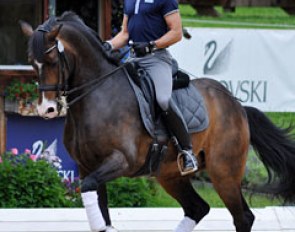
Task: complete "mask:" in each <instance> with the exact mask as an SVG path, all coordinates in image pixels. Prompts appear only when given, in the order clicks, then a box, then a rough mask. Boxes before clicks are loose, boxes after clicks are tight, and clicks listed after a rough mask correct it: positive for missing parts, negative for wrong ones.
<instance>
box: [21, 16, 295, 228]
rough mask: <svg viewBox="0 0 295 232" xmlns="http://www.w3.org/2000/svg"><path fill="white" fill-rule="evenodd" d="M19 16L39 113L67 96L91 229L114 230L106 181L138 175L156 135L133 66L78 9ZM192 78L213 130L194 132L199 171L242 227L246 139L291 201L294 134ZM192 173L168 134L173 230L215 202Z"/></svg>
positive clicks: (67, 137) (248, 218)
mask: <svg viewBox="0 0 295 232" xmlns="http://www.w3.org/2000/svg"><path fill="white" fill-rule="evenodd" d="M20 24H21V28H22V30H23V32H24V34H25V35H27V36H28V37H29V38H30V39H29V45H28V58H29V62H30V63H31V64H32V66H33V67H34V69H35V70H36V73H37V76H38V82H39V91H40V94H39V100H38V107H37V109H38V113H39V115H40V116H42V117H44V118H54V117H57V116H58V114H59V111H60V109H61V107H60V96H61V95H62V94H67V103H68V110H67V115H66V121H65V129H64V144H65V147H66V148H67V150H68V152H69V154H70V155H71V156H72V158H73V159H74V160H75V161H76V162H77V165H78V168H79V174H80V177H81V179H82V183H81V195H82V200H83V203H84V206H85V209H86V213H87V216H88V221H89V224H90V228H91V230H92V231H117V230H116V229H114V228H112V227H111V221H110V218H109V213H108V208H107V196H106V191H105V184H106V183H107V182H108V181H111V180H113V179H115V178H118V177H122V176H125V177H133V176H134V173H136V172H137V171H138V170H139V169H140V168H141V167H142V166H143V165H144V163H145V160H146V156H147V154H148V149H149V145H150V143H151V141H152V138H151V136H150V135H149V134H148V133H147V131H146V130H145V128H144V125H143V123H142V121H141V118H140V112H139V106H138V103H137V100H136V97H135V94H134V91H133V89H132V88H131V85H130V83H129V80H128V78H127V74H126V72H125V71H124V68H122V67H120V66H117V65H115V64H114V63H113V62H111V61H110V60H109V59H108V58H107V56H106V54H105V52H104V50H103V47H102V41H101V39H100V38H99V37H98V36H97V35H96V34H95V33H94V32H93V31H92V30H91V29H90V28H89V27H87V26H86V25H85V24H84V22H83V21H82V20H81V19H80V18H79V17H78V16H77V15H76V14H74V13H73V12H66V13H64V14H63V15H62V16H60V17H58V18H51V19H49V20H47V21H46V22H44V23H43V24H42V25H40V26H39V27H38V28H37V29H36V30H35V31H34V30H33V29H32V27H31V26H30V25H29V24H28V23H25V22H21V23H20ZM191 83H192V84H193V85H194V86H195V87H196V88H197V89H198V90H199V91H200V93H201V95H202V96H203V98H204V101H205V105H206V108H207V111H208V117H209V120H210V122H209V126H208V127H207V129H205V130H203V131H201V132H199V133H194V134H191V137H192V141H193V151H194V154H200V155H197V159H198V161H199V163H202V164H203V165H202V167H201V169H202V170H206V171H207V173H208V175H209V177H210V179H211V181H212V184H213V186H214V188H215V190H216V191H217V193H218V194H219V196H220V198H221V199H222V201H223V202H224V204H225V206H226V207H227V209H228V210H229V211H230V213H231V215H232V217H233V223H234V226H235V228H236V231H238V232H249V231H251V228H252V225H253V222H254V215H253V213H252V212H251V210H250V208H249V206H248V205H247V203H246V200H245V198H244V196H243V195H242V192H241V181H242V177H243V175H244V171H245V165H246V160H247V153H248V150H249V146H250V144H252V146H253V148H254V149H255V150H256V151H257V154H258V156H259V157H260V159H261V160H262V162H263V163H264V165H265V167H266V168H267V170H268V174H269V183H268V184H270V186H272V187H271V188H270V189H269V191H270V193H273V194H277V195H279V196H282V197H283V198H284V199H286V200H294V195H295V194H294V193H295V142H294V140H292V137H291V136H292V135H291V133H290V130H289V129H281V128H279V127H277V126H275V125H274V124H273V123H272V122H271V121H270V120H269V119H268V118H267V117H266V115H265V114H264V113H262V112H261V111H259V110H258V109H256V108H253V107H243V106H242V105H241V104H240V102H239V101H237V99H235V98H234V97H233V96H232V95H231V93H230V92H229V91H228V90H227V89H226V88H225V87H224V86H223V85H222V84H220V83H219V82H217V81H215V80H212V79H209V78H200V79H196V80H192V81H191ZM201 151H202V152H201ZM191 177H193V174H192V175H190V176H181V175H180V173H179V170H178V167H177V149H176V148H175V146H174V144H173V143H172V142H171V141H170V142H169V143H168V148H167V154H166V156H165V157H164V159H163V160H162V163H161V166H160V170H159V171H158V173H157V175H156V176H155V178H156V180H157V181H158V182H159V183H160V185H161V186H162V187H163V188H164V189H165V190H166V191H167V193H169V194H170V195H171V196H172V197H173V198H175V199H176V200H177V201H178V202H179V204H180V205H181V207H182V208H183V211H184V218H183V219H182V220H181V221H180V223H179V224H178V226H177V227H176V229H175V231H176V232H191V231H193V228H194V227H195V226H196V225H197V224H198V223H199V222H200V220H201V219H202V218H203V217H204V216H205V215H207V214H208V212H209V209H210V207H209V205H208V203H206V202H205V201H204V200H203V199H202V198H201V197H200V196H199V194H198V193H197V192H196V191H195V189H194V188H193V186H192V184H191V182H190V179H191ZM274 184H275V186H273V185H274ZM98 198H99V199H98Z"/></svg>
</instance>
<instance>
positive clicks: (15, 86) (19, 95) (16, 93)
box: [5, 79, 38, 102]
mask: <svg viewBox="0 0 295 232" xmlns="http://www.w3.org/2000/svg"><path fill="white" fill-rule="evenodd" d="M5 93H6V94H5V95H6V97H7V99H9V100H11V101H19V100H24V101H26V102H33V101H34V100H36V99H37V98H38V89H37V85H36V83H35V82H34V81H30V82H23V81H20V80H19V79H13V80H12V81H11V83H10V84H9V85H8V86H6V88H5Z"/></svg>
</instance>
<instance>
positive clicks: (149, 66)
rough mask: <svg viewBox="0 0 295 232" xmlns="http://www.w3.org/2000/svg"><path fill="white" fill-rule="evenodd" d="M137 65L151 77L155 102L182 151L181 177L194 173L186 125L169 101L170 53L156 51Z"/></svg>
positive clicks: (195, 161)
mask: <svg viewBox="0 0 295 232" xmlns="http://www.w3.org/2000/svg"><path fill="white" fill-rule="evenodd" d="M139 65H140V66H141V67H143V68H144V69H145V70H146V71H147V72H148V73H149V75H150V76H151V78H152V80H153V82H154V85H155V90H156V99H157V102H158V104H159V106H160V107H161V109H162V110H163V111H164V112H165V113H164V115H165V117H164V119H165V122H166V124H167V126H168V128H169V130H170V131H171V132H172V134H173V135H174V136H176V138H177V140H178V142H179V144H180V146H181V148H182V149H183V152H182V155H181V157H182V158H183V170H182V171H181V173H182V175H185V174H189V173H191V172H194V171H196V169H197V160H196V158H195V156H194V155H193V153H192V144H191V139H190V135H189V133H188V131H187V127H186V123H185V122H184V120H183V119H182V116H181V113H180V112H179V113H176V112H177V111H178V108H177V106H176V105H174V106H173V104H172V103H171V100H170V99H171V95H172V57H171V55H170V53H169V52H166V51H158V52H157V53H155V54H154V55H150V56H147V57H145V59H141V60H140V61H139ZM171 104H172V105H171Z"/></svg>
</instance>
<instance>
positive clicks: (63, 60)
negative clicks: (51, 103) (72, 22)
mask: <svg viewBox="0 0 295 232" xmlns="http://www.w3.org/2000/svg"><path fill="white" fill-rule="evenodd" d="M54 49H57V52H58V64H59V72H58V83H57V84H55V85H48V84H42V85H39V87H38V90H39V91H40V92H47V91H55V92H57V102H58V103H59V111H60V110H61V107H63V106H64V105H63V102H62V96H64V97H68V96H69V95H71V94H73V93H76V92H78V91H81V90H82V89H85V88H88V89H87V90H86V91H85V92H83V93H82V94H80V95H78V96H76V97H75V98H73V99H72V100H71V101H67V105H66V107H67V108H69V107H70V106H72V105H73V104H75V103H76V102H78V101H80V100H81V99H82V98H84V97H85V96H86V95H88V94H89V93H91V92H92V91H93V90H94V89H95V88H97V86H99V85H100V84H101V83H102V82H103V81H104V80H105V79H106V78H108V77H109V76H111V75H113V74H114V73H116V72H117V71H118V70H120V69H122V68H123V67H125V66H126V65H127V64H128V62H126V63H123V64H121V65H120V66H118V67H116V68H115V69H113V70H112V71H110V72H109V73H107V74H105V75H103V76H100V77H96V78H94V79H93V80H90V81H88V82H86V83H84V84H82V85H80V86H76V87H72V88H71V89H69V85H68V79H69V78H70V76H71V70H70V66H69V62H68V59H67V56H66V55H65V51H64V46H63V44H62V43H61V41H59V40H58V39H57V40H56V41H55V44H54V45H53V46H52V47H50V48H48V49H47V50H46V51H45V52H44V54H48V53H50V52H52V51H53V50H54ZM66 71H67V72H68V76H66ZM40 78H41V79H43V80H44V76H43V73H42V76H41V77H40Z"/></svg>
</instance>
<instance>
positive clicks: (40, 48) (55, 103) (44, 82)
mask: <svg viewBox="0 0 295 232" xmlns="http://www.w3.org/2000/svg"><path fill="white" fill-rule="evenodd" d="M20 25H21V28H22V31H23V32H24V34H25V35H26V36H28V37H29V38H30V39H29V48H28V60H29V62H30V63H31V64H32V66H33V67H34V70H35V71H36V73H37V77H38V83H39V100H38V105H37V112H38V114H39V115H40V116H42V117H44V118H54V117H56V116H58V115H59V113H60V110H61V103H60V101H61V95H62V92H63V91H65V90H66V87H67V85H66V76H67V73H69V69H68V65H69V64H68V62H67V58H66V56H65V54H64V46H63V44H62V42H61V41H60V40H59V38H58V35H59V33H60V30H61V28H62V24H58V23H57V22H56V21H55V19H50V20H48V21H46V22H45V23H44V24H42V25H41V26H39V27H38V28H37V29H36V30H35V31H34V30H33V29H32V26H31V25H29V24H28V23H26V22H20Z"/></svg>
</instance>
